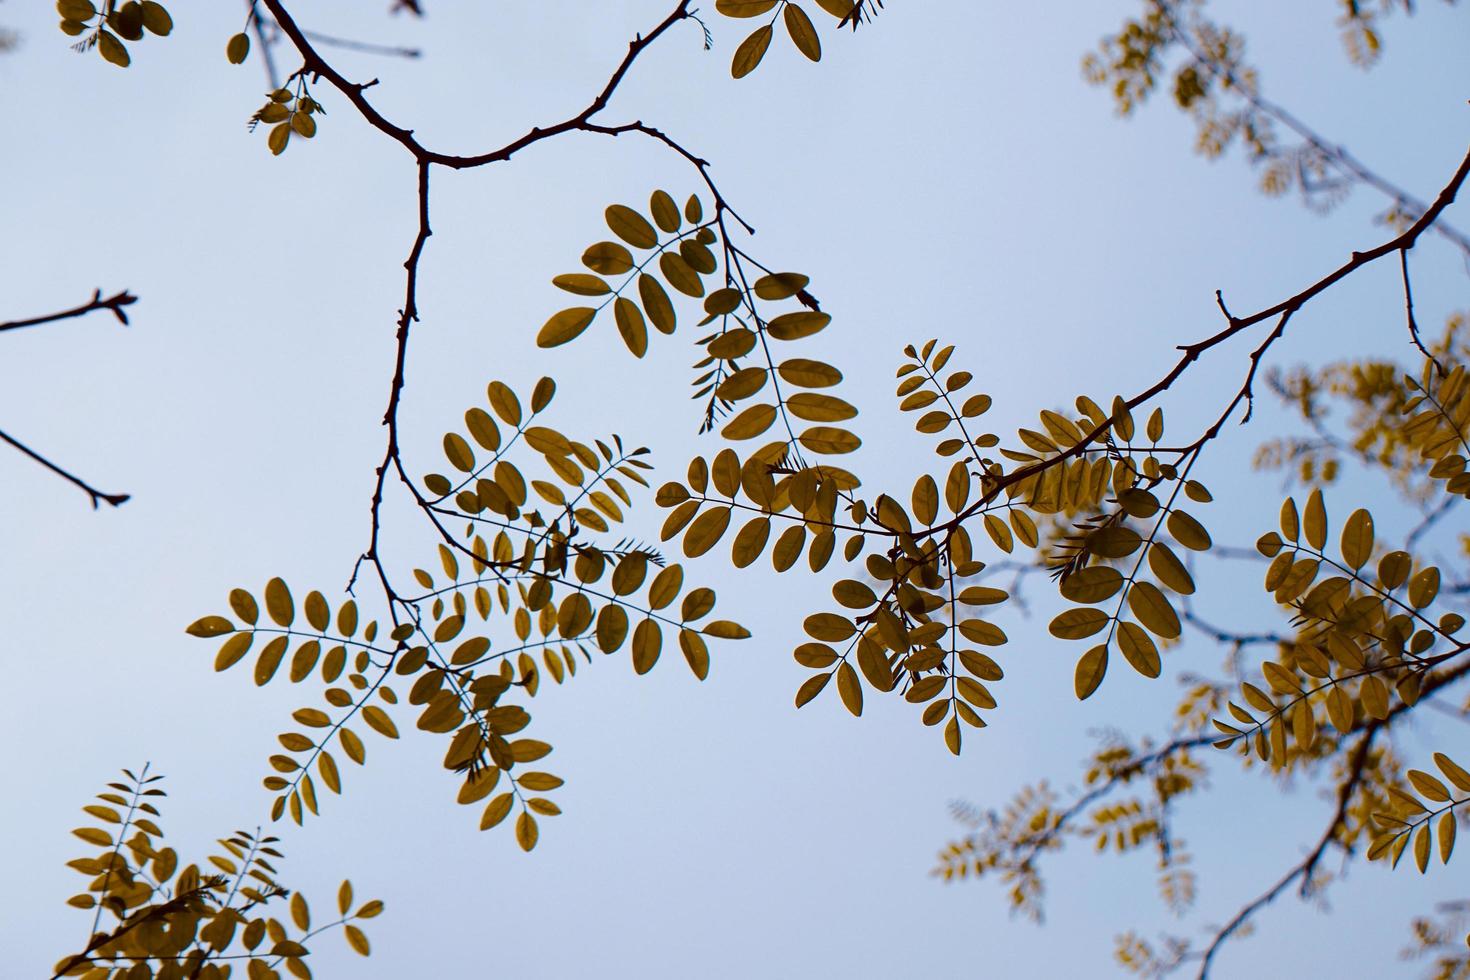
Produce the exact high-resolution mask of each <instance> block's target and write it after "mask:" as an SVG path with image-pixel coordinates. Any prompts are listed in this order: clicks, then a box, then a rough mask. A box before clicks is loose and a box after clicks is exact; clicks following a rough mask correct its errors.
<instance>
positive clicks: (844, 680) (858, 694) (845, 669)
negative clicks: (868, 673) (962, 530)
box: [787, 8, 863, 716]
mask: <svg viewBox="0 0 1470 980" xmlns="http://www.w3.org/2000/svg"><path fill="white" fill-rule="evenodd" d="M787 9H790V8H787ZM837 694H838V696H840V697H841V698H842V705H843V707H845V708H846V709H847V710H848V711H849V712H851V713H852V714H854V715H859V716H860V715H862V713H863V688H862V685H861V684H859V683H858V675H857V671H855V670H853V669H852V664H849V663H844V664H843V665H842V666H840V667H838V668H837Z"/></svg>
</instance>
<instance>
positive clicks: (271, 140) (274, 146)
mask: <svg viewBox="0 0 1470 980" xmlns="http://www.w3.org/2000/svg"><path fill="white" fill-rule="evenodd" d="M290 142H291V124H290V123H284V122H283V123H280V124H279V125H276V126H273V127H271V131H270V134H269V135H267V136H266V138H265V145H266V146H267V147H268V148H269V149H270V151H271V153H272V154H273V155H275V156H280V155H281V154H282V153H284V152H285V151H286V146H287V144H289V143H290Z"/></svg>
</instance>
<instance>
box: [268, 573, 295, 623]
mask: <svg viewBox="0 0 1470 980" xmlns="http://www.w3.org/2000/svg"><path fill="white" fill-rule="evenodd" d="M265 611H266V612H267V613H268V614H269V615H270V618H271V619H272V620H273V621H274V622H275V624H276V625H277V626H288V627H289V626H290V625H291V623H292V621H293V620H294V619H295V618H296V611H295V606H294V605H293V604H292V601H291V590H290V589H289V588H287V586H286V583H285V582H283V581H282V580H281V579H279V578H273V579H271V580H270V581H269V582H267V583H266V584H265Z"/></svg>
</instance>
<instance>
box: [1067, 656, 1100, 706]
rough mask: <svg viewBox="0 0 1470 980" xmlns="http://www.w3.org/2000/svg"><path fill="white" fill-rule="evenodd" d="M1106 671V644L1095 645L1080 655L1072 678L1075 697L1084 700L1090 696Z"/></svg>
mask: <svg viewBox="0 0 1470 980" xmlns="http://www.w3.org/2000/svg"><path fill="white" fill-rule="evenodd" d="M1107 671H1108V648H1107V646H1106V644H1104V645H1100V646H1095V647H1093V648H1092V649H1091V650H1088V651H1087V652H1086V653H1084V654H1083V655H1082V658H1081V659H1080V660H1078V661H1077V671H1076V676H1075V677H1074V678H1073V681H1072V685H1073V690H1075V691H1076V692H1077V699H1078V700H1079V701H1085V700H1086V699H1087V698H1089V697H1091V696H1092V692H1093V691H1096V690H1097V688H1098V685H1099V684H1101V683H1102V679H1103V675H1104V674H1106V673H1107Z"/></svg>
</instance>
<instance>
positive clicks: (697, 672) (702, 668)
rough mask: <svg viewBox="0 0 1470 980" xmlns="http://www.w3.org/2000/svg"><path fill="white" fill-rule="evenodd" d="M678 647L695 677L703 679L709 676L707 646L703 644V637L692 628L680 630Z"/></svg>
mask: <svg viewBox="0 0 1470 980" xmlns="http://www.w3.org/2000/svg"><path fill="white" fill-rule="evenodd" d="M679 649H680V650H682V651H683V652H684V659H685V661H686V662H688V664H689V669H690V670H692V671H694V676H695V677H698V678H699V679H700V680H704V679H705V678H706V677H708V676H709V647H707V646H705V642H704V638H703V637H701V636H700V635H699V634H698V633H696V632H694V631H693V630H687V629H686V630H680V631H679Z"/></svg>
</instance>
